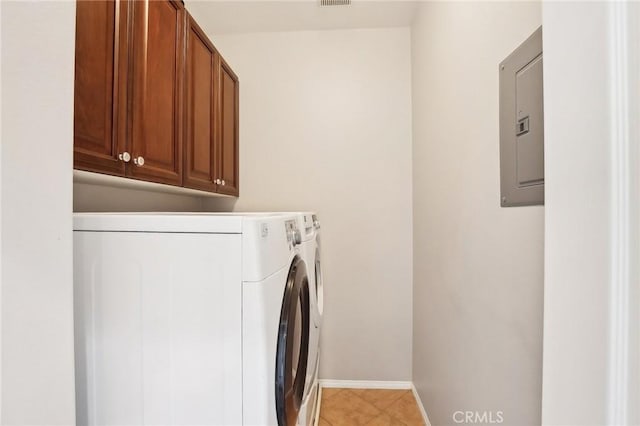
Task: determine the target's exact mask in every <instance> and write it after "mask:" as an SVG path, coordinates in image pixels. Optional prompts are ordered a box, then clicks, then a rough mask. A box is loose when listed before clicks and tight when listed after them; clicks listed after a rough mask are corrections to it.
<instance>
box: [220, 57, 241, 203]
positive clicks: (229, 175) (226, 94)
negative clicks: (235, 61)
mask: <svg viewBox="0 0 640 426" xmlns="http://www.w3.org/2000/svg"><path fill="white" fill-rule="evenodd" d="M220 110H221V126H220V129H221V132H220V133H221V136H220V144H219V145H220V148H219V149H220V153H219V161H218V165H219V172H218V174H219V176H220V178H221V179H222V180H223V181H224V185H218V192H221V193H224V194H228V195H236V196H237V195H238V193H239V182H238V180H239V178H238V174H239V173H238V157H239V152H238V141H239V135H238V124H239V123H238V114H239V84H238V77H237V76H236V75H235V73H234V72H233V70H231V68H230V67H229V65H228V64H227V63H226V62H225V61H224V59H221V63H220Z"/></svg>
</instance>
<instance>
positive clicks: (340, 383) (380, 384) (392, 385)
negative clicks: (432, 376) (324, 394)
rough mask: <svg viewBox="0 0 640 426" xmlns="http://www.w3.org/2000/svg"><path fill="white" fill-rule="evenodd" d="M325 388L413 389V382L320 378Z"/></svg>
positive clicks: (321, 384)
mask: <svg viewBox="0 0 640 426" xmlns="http://www.w3.org/2000/svg"><path fill="white" fill-rule="evenodd" d="M319 382H320V386H321V387H323V388H345V389H411V388H412V386H413V385H412V383H411V382H397V381H378V380H332V379H320V380H319Z"/></svg>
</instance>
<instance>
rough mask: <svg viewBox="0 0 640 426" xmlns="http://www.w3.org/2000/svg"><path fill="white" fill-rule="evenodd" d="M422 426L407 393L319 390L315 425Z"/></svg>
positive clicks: (412, 400) (367, 390)
mask: <svg viewBox="0 0 640 426" xmlns="http://www.w3.org/2000/svg"><path fill="white" fill-rule="evenodd" d="M360 425H372V426H382V425H393V426H418V425H424V422H423V420H422V415H421V413H420V410H419V409H418V404H417V403H416V400H415V399H414V397H413V393H412V392H411V391H410V390H392V389H335V388H323V389H322V405H321V406H320V421H319V422H318V426H360Z"/></svg>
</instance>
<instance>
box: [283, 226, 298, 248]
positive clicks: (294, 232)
mask: <svg viewBox="0 0 640 426" xmlns="http://www.w3.org/2000/svg"><path fill="white" fill-rule="evenodd" d="M284 227H285V231H286V233H287V242H288V243H289V245H290V246H291V247H293V246H297V245H298V244H300V243H301V242H302V235H301V234H300V230H299V229H298V223H297V222H296V221H295V220H287V221H285V223H284Z"/></svg>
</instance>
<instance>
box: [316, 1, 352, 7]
mask: <svg viewBox="0 0 640 426" xmlns="http://www.w3.org/2000/svg"><path fill="white" fill-rule="evenodd" d="M318 1H319V2H320V6H349V5H350V4H351V0H318Z"/></svg>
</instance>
